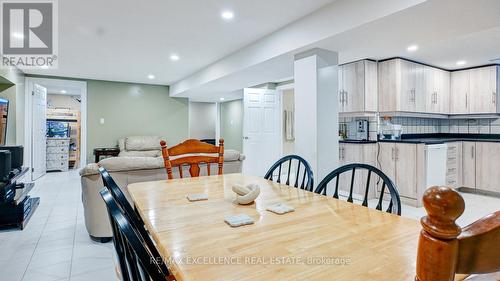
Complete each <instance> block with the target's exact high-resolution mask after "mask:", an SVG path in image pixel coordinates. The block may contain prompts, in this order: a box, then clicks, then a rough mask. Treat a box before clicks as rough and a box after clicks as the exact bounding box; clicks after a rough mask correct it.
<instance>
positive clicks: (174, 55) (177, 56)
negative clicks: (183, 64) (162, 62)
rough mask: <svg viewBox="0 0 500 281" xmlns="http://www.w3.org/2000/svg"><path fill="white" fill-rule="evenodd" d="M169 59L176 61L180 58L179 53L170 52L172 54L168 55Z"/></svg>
mask: <svg viewBox="0 0 500 281" xmlns="http://www.w3.org/2000/svg"><path fill="white" fill-rule="evenodd" d="M170 59H171V60H173V61H178V60H179V59H180V57H179V55H176V54H172V55H170Z"/></svg>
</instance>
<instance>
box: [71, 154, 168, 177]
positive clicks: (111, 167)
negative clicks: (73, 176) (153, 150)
mask: <svg viewBox="0 0 500 281" xmlns="http://www.w3.org/2000/svg"><path fill="white" fill-rule="evenodd" d="M99 167H104V168H106V170H108V171H110V172H119V171H134V170H150V169H160V168H162V169H163V168H164V165H163V158H161V157H111V158H106V159H103V160H101V161H100V162H99V164H96V163H92V164H89V165H87V166H85V168H83V169H81V170H80V176H86V175H93V174H98V173H99V171H98V169H99Z"/></svg>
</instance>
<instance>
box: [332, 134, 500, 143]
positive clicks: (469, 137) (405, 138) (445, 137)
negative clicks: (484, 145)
mask: <svg viewBox="0 0 500 281" xmlns="http://www.w3.org/2000/svg"><path fill="white" fill-rule="evenodd" d="M456 141H472V142H500V134H441V133H440V134H406V135H402V136H401V139H400V140H390V139H383V140H378V142H395V143H415V144H420V143H423V144H441V143H447V142H456ZM340 142H341V143H342V142H344V143H375V141H345V140H344V141H340Z"/></svg>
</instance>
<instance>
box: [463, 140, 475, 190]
mask: <svg viewBox="0 0 500 281" xmlns="http://www.w3.org/2000/svg"><path fill="white" fill-rule="evenodd" d="M462 186H464V187H469V188H476V143H475V142H468V141H464V142H462Z"/></svg>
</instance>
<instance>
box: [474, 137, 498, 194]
mask: <svg viewBox="0 0 500 281" xmlns="http://www.w3.org/2000/svg"><path fill="white" fill-rule="evenodd" d="M499 162H500V143H496V142H476V169H475V173H476V185H475V186H474V187H475V188H476V189H481V190H486V191H493V192H500V173H499V172H498V163H499Z"/></svg>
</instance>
